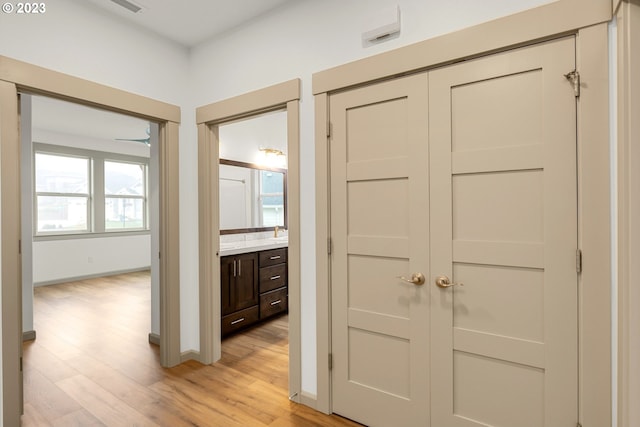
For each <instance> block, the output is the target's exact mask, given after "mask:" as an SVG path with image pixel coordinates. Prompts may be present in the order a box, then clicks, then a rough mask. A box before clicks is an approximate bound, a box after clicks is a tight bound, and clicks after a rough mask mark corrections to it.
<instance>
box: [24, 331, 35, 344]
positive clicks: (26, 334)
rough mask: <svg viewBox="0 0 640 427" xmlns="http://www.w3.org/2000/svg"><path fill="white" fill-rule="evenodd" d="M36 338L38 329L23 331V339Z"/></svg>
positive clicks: (30, 339)
mask: <svg viewBox="0 0 640 427" xmlns="http://www.w3.org/2000/svg"><path fill="white" fill-rule="evenodd" d="M35 339H36V331H26V332H23V333H22V341H23V342H25V341H34V340H35Z"/></svg>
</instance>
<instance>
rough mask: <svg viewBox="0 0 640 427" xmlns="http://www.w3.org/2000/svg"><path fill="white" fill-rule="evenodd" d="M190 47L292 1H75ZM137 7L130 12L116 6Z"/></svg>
mask: <svg viewBox="0 0 640 427" xmlns="http://www.w3.org/2000/svg"><path fill="white" fill-rule="evenodd" d="M78 1H81V2H82V3H83V4H87V3H90V4H92V5H94V6H95V7H96V8H99V9H100V10H101V11H107V12H109V13H110V14H112V15H113V16H117V17H119V18H121V19H123V20H126V21H127V22H129V23H132V24H134V25H135V26H138V27H141V28H144V29H146V30H150V31H152V32H155V33H156V34H159V35H161V36H163V37H165V38H167V39H170V40H173V41H175V42H177V43H179V44H182V45H184V46H186V47H192V46H195V45H197V44H199V43H202V42H204V41H206V40H209V39H212V38H214V37H215V36H217V35H219V34H222V33H224V32H225V31H229V30H231V29H233V28H235V27H238V26H240V25H242V24H244V23H246V22H249V21H251V20H252V19H255V18H257V17H259V16H261V15H264V14H266V13H268V12H269V11H271V10H273V9H275V8H278V7H280V6H282V5H284V4H285V3H291V2H293V1H295V0H187V1H176V0H115V1H114V0H78ZM121 2H126V3H130V4H133V6H134V7H135V6H137V7H140V8H141V9H140V11H138V12H137V13H133V12H132V11H130V10H128V9H126V8H125V7H123V6H120V5H119V4H117V3H121Z"/></svg>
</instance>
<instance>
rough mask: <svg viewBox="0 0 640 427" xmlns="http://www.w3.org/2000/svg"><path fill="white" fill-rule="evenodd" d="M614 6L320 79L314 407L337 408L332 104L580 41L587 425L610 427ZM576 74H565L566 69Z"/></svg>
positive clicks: (468, 33) (417, 50) (371, 61)
mask: <svg viewBox="0 0 640 427" xmlns="http://www.w3.org/2000/svg"><path fill="white" fill-rule="evenodd" d="M611 16H612V10H611V2H610V0H598V1H591V2H588V3H585V2H580V1H577V0H559V1H557V2H554V3H551V4H548V5H544V6H540V7H538V8H535V9H531V10H528V11H525V12H521V13H518V14H515V15H511V16H508V17H505V18H500V19H497V20H494V21H491V22H488V23H486V24H480V25H478V26H475V27H471V28H468V29H465V30H461V31H457V32H455V33H453V34H449V35H444V36H441V37H436V38H433V39H429V40H426V41H423V42H420V43H416V44H413V45H410V46H406V47H403V48H399V49H396V50H393V51H390V52H386V53H382V54H379V55H375V56H372V57H370V58H365V59H363V60H359V61H356V62H353V63H349V64H346V65H342V66H339V67H335V68H332V69H329V70H326V71H322V72H320V73H316V74H314V76H313V93H314V95H315V107H316V108H315V114H316V117H315V124H316V242H317V247H316V263H317V270H316V271H317V275H316V299H317V304H318V308H317V360H318V377H317V384H318V390H317V401H316V408H317V409H319V410H321V411H323V412H326V413H330V412H331V383H330V378H331V376H330V371H329V365H328V364H327V363H324V361H325V360H327V357H328V354H329V353H330V351H331V347H330V343H331V336H330V320H331V315H330V310H331V307H330V303H329V302H330V292H331V284H330V281H329V277H330V276H329V272H330V257H329V256H328V254H327V248H326V242H327V240H328V237H329V235H330V233H329V231H330V223H329V210H328V208H327V206H328V202H329V191H330V188H329V186H328V176H329V175H328V174H329V171H330V169H329V160H328V159H329V156H328V152H329V150H330V147H329V146H328V144H327V129H329V126H328V125H327V124H328V106H329V101H328V98H329V97H330V96H331V93H332V92H334V91H337V90H343V89H345V88H348V87H351V86H355V85H361V84H364V83H371V82H374V81H377V80H381V79H385V78H390V77H393V76H399V75H401V74H403V73H408V72H417V71H424V70H428V69H430V68H434V67H436V66H439V65H442V64H446V63H451V62H455V61H457V60H461V59H466V58H471V57H477V56H481V55H485V54H489V53H493V52H496V51H500V50H507V49H510V48H514V47H518V46H523V45H527V44H532V43H535V42H536V41H539V40H548V39H552V38H556V37H560V36H565V35H567V34H575V35H576V39H577V69H578V71H579V72H580V74H581V76H582V94H581V96H580V98H579V100H578V117H577V122H578V187H579V206H578V222H579V230H578V233H579V246H580V248H581V250H582V252H583V254H584V261H585V265H584V268H583V271H582V273H581V275H580V284H579V290H580V295H579V304H580V309H579V310H580V311H579V316H580V319H579V329H580V332H579V340H580V349H579V350H580V362H579V363H580V390H579V399H580V421H581V422H582V423H583V424H585V425H598V426H608V425H611V419H612V417H611V415H612V402H611V345H610V343H611V286H610V284H611V248H610V244H609V243H610V241H611V231H610V217H611V213H610V207H609V203H608V201H609V200H610V187H609V183H610V165H609V157H610V156H609V93H608V81H609V75H608V61H607V58H608V33H607V23H608V22H609V21H610V19H611ZM569 71H572V70H567V72H569Z"/></svg>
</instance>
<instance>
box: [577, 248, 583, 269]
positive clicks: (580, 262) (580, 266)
mask: <svg viewBox="0 0 640 427" xmlns="http://www.w3.org/2000/svg"><path fill="white" fill-rule="evenodd" d="M576 272H578V273H582V251H581V250H580V249H578V250H577V251H576Z"/></svg>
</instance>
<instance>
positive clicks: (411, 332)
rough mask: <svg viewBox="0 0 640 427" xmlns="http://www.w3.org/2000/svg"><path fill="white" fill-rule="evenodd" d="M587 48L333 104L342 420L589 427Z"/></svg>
mask: <svg viewBox="0 0 640 427" xmlns="http://www.w3.org/2000/svg"><path fill="white" fill-rule="evenodd" d="M574 69H575V38H574V37H567V38H564V39H560V40H555V41H551V42H546V43H543V44H539V45H535V46H530V47H525V48H521V49H517V50H512V51H509V52H504V53H499V54H494V55H491V56H487V57H483V58H479V59H475V60H471V61H467V62H463V63H460V64H456V65H452V66H448V67H444V68H440V69H436V70H433V71H429V72H425V73H422V74H416V75H411V76H408V77H401V78H397V79H394V80H390V81H386V82H382V83H378V84H373V85H370V86H366V87H362V88H357V89H353V90H349V91H346V92H342V93H339V94H336V95H331V96H330V97H329V108H330V115H329V116H330V120H331V124H332V128H333V131H332V136H331V141H330V169H331V170H330V173H331V181H330V191H331V199H330V200H331V212H330V221H331V239H332V243H333V251H332V255H331V257H332V258H331V266H332V267H331V293H332V296H331V313H332V314H331V320H332V325H331V333H332V343H331V346H332V350H331V351H332V356H333V368H332V405H333V406H332V407H333V411H334V412H335V413H337V414H341V415H343V416H345V417H348V418H351V419H354V420H356V421H359V422H361V423H364V424H366V425H369V426H384V427H386V426H394V427H399V426H432V427H449V426H465V427H466V426H496V427H512V426H518V427H529V426H531V427H533V426H536V427H540V426H546V427H563V426H566V427H575V425H576V421H577V419H578V418H577V417H578V323H577V322H578V313H577V311H578V287H577V285H578V277H577V272H576V251H577V179H576V173H577V172H576V98H575V94H574V88H573V85H572V84H571V82H569V81H568V80H567V79H566V78H565V74H567V73H568V72H570V71H573V70H574Z"/></svg>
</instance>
